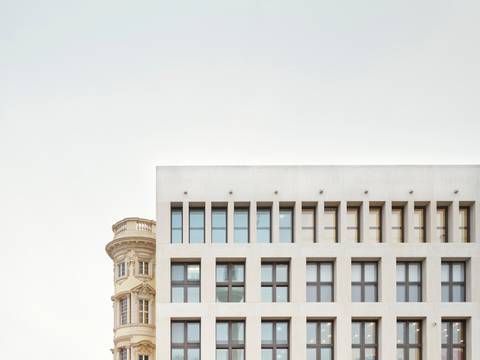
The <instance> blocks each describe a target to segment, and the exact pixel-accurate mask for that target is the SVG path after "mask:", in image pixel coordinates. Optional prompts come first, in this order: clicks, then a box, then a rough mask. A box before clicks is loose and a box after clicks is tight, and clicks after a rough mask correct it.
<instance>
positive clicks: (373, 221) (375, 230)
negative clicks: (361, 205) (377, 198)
mask: <svg viewBox="0 0 480 360" xmlns="http://www.w3.org/2000/svg"><path fill="white" fill-rule="evenodd" d="M369 239H370V242H374V243H380V242H382V208H381V207H380V206H370V225H369Z"/></svg>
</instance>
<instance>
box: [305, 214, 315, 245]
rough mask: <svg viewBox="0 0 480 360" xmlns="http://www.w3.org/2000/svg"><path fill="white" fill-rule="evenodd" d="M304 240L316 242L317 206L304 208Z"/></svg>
mask: <svg viewBox="0 0 480 360" xmlns="http://www.w3.org/2000/svg"><path fill="white" fill-rule="evenodd" d="M302 242H306V243H313V242H315V208H303V209H302Z"/></svg>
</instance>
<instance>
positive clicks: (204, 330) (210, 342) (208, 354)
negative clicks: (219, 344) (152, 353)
mask: <svg viewBox="0 0 480 360" xmlns="http://www.w3.org/2000/svg"><path fill="white" fill-rule="evenodd" d="M200 328H201V334H200V342H201V349H200V353H201V358H202V359H215V346H216V344H215V328H216V322H215V314H214V312H213V311H208V312H206V313H205V315H204V316H203V317H202V318H201V322H200ZM167 359H169V357H168V358H167Z"/></svg>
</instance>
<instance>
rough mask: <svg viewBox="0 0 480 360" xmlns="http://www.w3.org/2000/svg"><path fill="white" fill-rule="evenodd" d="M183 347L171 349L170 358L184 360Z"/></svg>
mask: <svg viewBox="0 0 480 360" xmlns="http://www.w3.org/2000/svg"><path fill="white" fill-rule="evenodd" d="M183 354H184V352H183V349H172V360H184V357H183Z"/></svg>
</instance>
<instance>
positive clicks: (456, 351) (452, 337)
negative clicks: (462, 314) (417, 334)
mask: <svg viewBox="0 0 480 360" xmlns="http://www.w3.org/2000/svg"><path fill="white" fill-rule="evenodd" d="M465 342H466V336H465V321H464V320H442V360H465V359H466V355H465V353H466V344H465Z"/></svg>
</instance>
